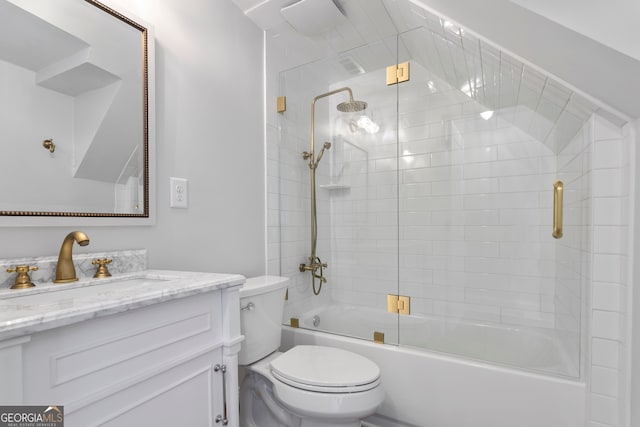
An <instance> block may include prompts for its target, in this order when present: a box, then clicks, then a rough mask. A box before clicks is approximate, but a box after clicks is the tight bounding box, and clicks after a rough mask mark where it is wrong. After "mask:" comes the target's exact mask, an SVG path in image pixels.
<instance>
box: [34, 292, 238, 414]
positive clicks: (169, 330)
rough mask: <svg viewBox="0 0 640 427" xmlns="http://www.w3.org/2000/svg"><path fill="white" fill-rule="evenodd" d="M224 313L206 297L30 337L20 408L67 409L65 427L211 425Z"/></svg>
mask: <svg viewBox="0 0 640 427" xmlns="http://www.w3.org/2000/svg"><path fill="white" fill-rule="evenodd" d="M221 305H222V302H221V295H220V292H209V293H205V294H200V295H196V296H192V297H186V298H181V299H178V300H172V301H168V302H164V303H160V304H155V305H151V306H147V307H143V308H138V309H135V310H130V311H127V312H124V313H120V314H113V315H111V316H106V317H100V318H96V319H91V320H87V321H84V322H81V323H77V324H73V325H70V326H66V327H60V328H56V329H51V330H48V331H46V332H41V333H37V334H34V335H32V336H31V341H30V342H28V343H25V344H24V347H23V350H24V371H23V372H24V374H23V379H24V381H23V383H24V403H25V404H30V405H64V411H65V421H66V423H65V425H66V426H68V427H75V426H78V427H87V426H93V425H112V426H118V427H121V426H136V427H137V426H146V425H153V426H160V427H161V426H171V427H174V426H193V427H198V426H203V427H204V426H212V425H216V423H215V422H214V419H215V417H216V415H218V414H222V413H223V397H222V374H221V373H220V372H215V370H214V367H215V365H216V364H222V360H223V343H222V329H223V325H222V318H221V314H220V313H222V312H223V310H222V307H221ZM230 371H233V372H234V373H235V372H236V370H235V367H233V368H232V369H230Z"/></svg>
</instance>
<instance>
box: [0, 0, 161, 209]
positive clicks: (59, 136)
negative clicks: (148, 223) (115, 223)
mask: <svg viewBox="0 0 640 427" xmlns="http://www.w3.org/2000/svg"><path fill="white" fill-rule="evenodd" d="M146 42H147V31H146V29H145V28H144V27H142V26H140V25H139V24H137V23H135V22H134V21H132V20H130V19H128V18H126V17H124V16H122V15H120V14H119V13H118V12H115V11H113V10H111V9H109V8H107V7H105V6H103V5H102V4H100V3H98V2H95V1H92V0H56V1H55V2H52V1H50V0H0V138H2V147H3V153H2V154H1V155H0V174H2V179H1V180H0V215H31V216H50V215H53V216H126V217H130V216H134V217H135V216H141V217H148V216H149V207H148V206H149V204H148V201H149V198H148V191H149V188H148V187H149V180H148V167H147V166H148V118H147V94H148V89H147V51H146V48H147V44H146Z"/></svg>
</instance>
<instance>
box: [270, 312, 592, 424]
mask: <svg viewBox="0 0 640 427" xmlns="http://www.w3.org/2000/svg"><path fill="white" fill-rule="evenodd" d="M316 316H317V317H316ZM402 317H403V318H402V319H401V322H402V323H401V330H400V334H401V335H400V336H398V333H399V332H398V327H397V316H396V315H393V314H389V313H386V312H385V313H383V312H379V311H374V310H371V311H370V310H369V309H361V308H358V309H357V310H356V309H354V308H353V307H345V306H333V307H327V308H324V309H322V310H318V311H315V312H312V313H309V314H308V315H306V316H304V317H302V318H300V326H301V328H291V327H288V326H283V330H282V347H283V350H286V349H289V348H291V347H292V346H294V345H300V344H319V345H327V346H333V347H339V348H344V349H347V350H350V351H353V352H355V353H359V354H362V355H364V356H366V357H368V358H370V359H371V360H373V361H374V362H376V363H377V364H378V366H380V369H381V371H382V382H383V386H384V389H385V392H386V394H387V397H386V399H385V401H384V403H383V404H382V406H381V407H380V409H379V410H378V415H379V416H380V417H381V419H385V420H390V421H388V422H386V423H380V424H379V425H385V426H387V425H389V426H392V425H397V426H405V425H408V426H417V427H583V426H584V425H585V411H586V402H585V400H586V388H585V384H584V382H581V381H577V380H570V379H564V378H560V377H557V376H554V375H543V374H539V373H536V372H534V371H544V372H550V373H554V374H567V370H568V369H575V368H574V367H571V366H570V365H568V361H567V358H566V357H565V355H564V353H563V351H562V350H561V349H562V346H560V345H558V342H557V340H556V339H552V338H550V337H548V336H545V335H544V334H541V333H538V332H537V331H535V330H532V331H528V330H522V329H516V328H501V327H489V326H486V325H474V324H464V323H461V322H442V321H439V320H437V319H430V318H420V317H416V316H402ZM314 318H315V320H316V324H317V326H314V324H313V322H314ZM318 319H319V324H318ZM361 325H367V329H366V330H363V329H362V326H361ZM322 329H324V330H331V331H332V332H337V334H336V333H331V334H330V333H325V332H323V331H322ZM373 330H375V331H379V332H383V333H384V334H385V342H386V343H392V344H390V345H387V344H385V345H381V344H376V343H373V342H371V341H370V340H363V339H357V338H350V337H349V336H361V337H371V336H372V331H373ZM338 334H339V335H338ZM409 337H411V338H409ZM398 338H400V341H401V345H400V346H398V345H395V344H397V343H398ZM414 347H421V348H429V349H430V350H423V349H417V348H414ZM497 349H499V350H500V351H496V350H497ZM434 350H435V351H434ZM441 352H446V353H453V354H457V355H461V356H463V357H455V356H449V355H445V354H443V353H441ZM476 359H483V360H485V361H490V362H494V363H485V362H481V361H478V360H476ZM498 363H499V364H501V365H512V366H520V367H522V368H524V369H514V368H510V367H506V366H501V365H497V364H498ZM371 425H375V423H372V424H371Z"/></svg>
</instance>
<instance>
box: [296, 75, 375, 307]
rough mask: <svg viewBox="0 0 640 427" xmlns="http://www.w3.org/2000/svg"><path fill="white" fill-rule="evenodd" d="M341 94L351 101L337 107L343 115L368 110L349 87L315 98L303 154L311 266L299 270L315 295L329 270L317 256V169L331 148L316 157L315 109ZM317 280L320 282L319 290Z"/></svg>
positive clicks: (326, 147)
mask: <svg viewBox="0 0 640 427" xmlns="http://www.w3.org/2000/svg"><path fill="white" fill-rule="evenodd" d="M340 92H348V93H349V100H348V101H345V102H341V103H340V104H338V105H337V107H336V108H337V109H338V111H340V112H343V113H355V112H357V111H362V110H364V109H366V108H367V103H366V102H364V101H356V100H354V99H353V92H352V91H351V89H350V88H348V87H343V88H340V89H336V90H332V91H330V92H327V93H323V94H322V95H318V96H316V97H315V98H313V102H312V103H311V146H310V148H309V151H305V152H303V153H302V158H303V159H304V160H305V161H306V160H308V161H309V174H310V175H309V183H310V190H311V255H310V256H309V258H308V259H309V264H300V266H299V269H300V272H305V271H310V272H311V287H312V289H313V294H314V295H319V294H320V290H321V289H322V284H323V283H325V282H326V281H327V279H325V277H324V269H325V268H327V263H326V262H324V263H323V262H322V261H321V260H320V258H319V257H318V256H317V254H316V249H317V244H318V217H317V213H316V169H317V167H318V165H319V164H320V160H321V159H322V155H323V154H324V151H325V150H328V149H330V148H331V143H330V142H325V143H324V144H323V145H322V149H321V150H320V153H318V157H316V156H315V135H314V134H315V108H316V101H318V100H319V99H321V98H325V97H327V96H331V95H335V94H337V93H340ZM316 280H318V285H317V289H316Z"/></svg>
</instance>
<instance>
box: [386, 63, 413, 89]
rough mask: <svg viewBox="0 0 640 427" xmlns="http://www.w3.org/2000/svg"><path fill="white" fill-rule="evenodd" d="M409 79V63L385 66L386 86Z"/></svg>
mask: <svg viewBox="0 0 640 427" xmlns="http://www.w3.org/2000/svg"><path fill="white" fill-rule="evenodd" d="M408 81H409V63H408V62H403V63H402V64H397V65H390V66H388V67H387V86H391V85H395V84H398V83H402V82H408Z"/></svg>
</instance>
